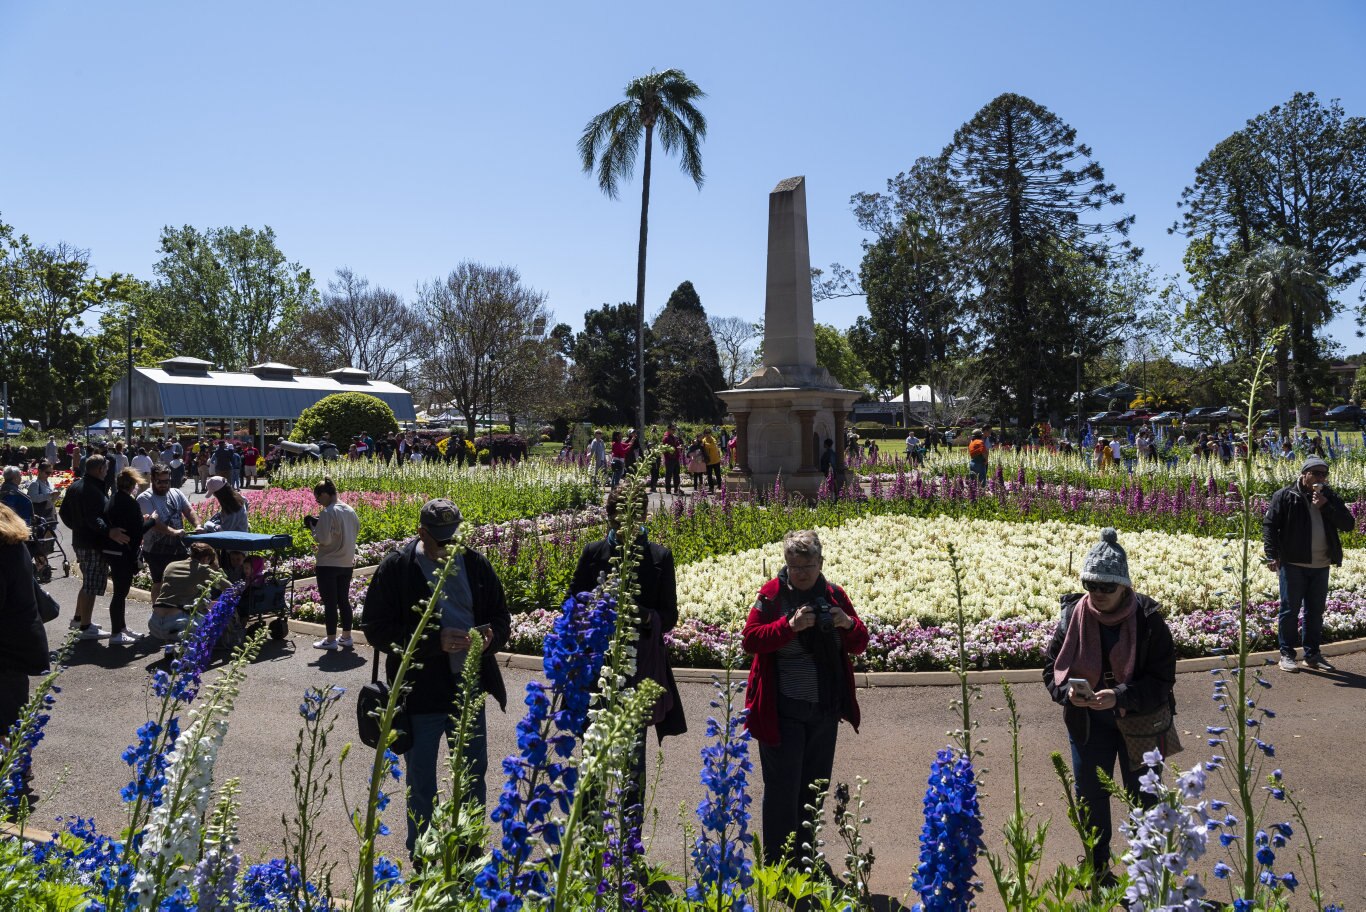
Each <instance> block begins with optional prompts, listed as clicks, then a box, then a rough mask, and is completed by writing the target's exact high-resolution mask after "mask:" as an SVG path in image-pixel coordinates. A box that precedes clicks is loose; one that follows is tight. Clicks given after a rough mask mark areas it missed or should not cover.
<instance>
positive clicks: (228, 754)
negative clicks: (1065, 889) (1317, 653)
mask: <svg viewBox="0 0 1366 912" xmlns="http://www.w3.org/2000/svg"><path fill="white" fill-rule="evenodd" d="M77 585H78V583H77V581H76V580H75V579H74V578H73V579H71V580H59V581H57V582H55V583H54V584H53V586H52V587H51V589H52V591H53V593H54V594H55V595H56V596H57V597H58V599H59V601H60V602H61V603H62V605H63V617H62V618H61V619H60V620H58V621H57V622H54V624H53V625H51V629H50V632H49V635H50V636H51V637H52V639H53V641H54V642H55V641H57V640H59V639H60V637H61V636H62V634H63V633H64V628H65V626H66V619H67V618H69V617H70V608H71V606H72V605H73V604H74V601H75V591H76V586H77ZM106 605H107V598H106V599H101V600H100V601H99V602H98V603H97V609H96V610H97V614H96V619H97V620H98V621H102V622H104V623H105V624H106V625H107V620H108V617H107V613H106V612H105V606H106ZM147 613H148V608H147V606H146V605H145V603H139V602H132V603H130V606H129V619H130V622H131V623H132V625H133V626H134V627H135V628H136V629H146V628H145V624H146V616H147ZM158 655H159V654H158V652H157V651H156V650H155V649H154V648H153V647H152V646H151V645H150V643H149V644H146V645H139V646H135V647H131V648H118V647H111V646H109V645H107V644H106V643H104V642H85V643H80V644H78V645H77V648H76V652H75V655H74V657H73V660H72V666H71V668H70V670H69V671H68V672H67V673H66V675H65V676H64V681H63V685H64V687H63V692H62V694H61V695H60V697H59V700H58V704H57V707H56V711H55V712H54V714H53V718H52V722H51V723H50V725H49V731H48V736H47V738H46V739H45V740H44V741H43V743H42V745H41V747H40V749H39V752H38V754H37V757H36V766H37V779H38V786H39V788H40V791H41V792H42V793H43V794H44V795H46V796H47V797H46V798H45V801H44V803H43V804H42V805H41V807H40V811H41V817H42V818H43V819H48V818H50V817H51V816H52V815H55V814H58V813H66V814H83V815H93V816H94V817H95V818H96V819H97V821H98V822H99V823H100V825H101V826H102V827H103V828H104V829H106V830H108V831H113V830H116V829H117V828H118V827H119V825H120V820H121V813H122V811H121V805H120V803H119V799H118V791H119V789H120V787H122V786H123V785H124V784H125V783H126V782H127V781H128V775H129V771H128V768H127V767H126V766H125V765H124V763H123V762H122V761H121V760H120V759H119V755H120V753H121V752H122V750H123V748H124V747H125V746H126V745H128V744H129V743H130V742H131V740H132V739H133V736H134V732H135V730H136V729H137V727H138V725H139V724H141V723H142V722H143V721H145V720H146V718H147V715H146V713H147V708H148V703H147V699H146V695H145V682H146V680H147V670H148V668H149V667H151V665H152V664H153V663H154V662H155V661H156V660H157V659H158ZM369 660H370V652H369V651H368V650H367V649H361V650H358V651H357V652H340V653H324V652H318V651H315V650H313V649H312V648H311V644H310V641H309V639H308V638H304V637H294V638H292V639H291V640H288V641H286V642H283V643H274V642H272V643H268V644H267V646H266V648H265V650H264V651H263V653H262V655H261V657H260V659H259V660H258V661H257V663H256V664H255V666H254V667H253V668H252V669H251V672H250V676H249V677H248V679H247V683H246V685H245V687H244V688H243V691H242V694H241V698H240V699H239V701H238V708H237V711H236V712H235V713H234V715H233V718H232V724H231V728H230V730H229V734H228V737H227V741H226V744H225V745H224V748H223V752H222V755H221V759H220V762H219V768H218V773H219V781H220V782H221V781H222V779H224V778H226V777H229V776H235V777H239V778H240V779H241V780H242V784H243V792H242V801H243V808H242V822H241V830H242V837H243V849H244V855H245V856H246V857H247V858H248V859H249V860H258V859H262V858H267V857H271V856H273V855H276V854H279V835H280V826H279V821H280V815H281V814H282V813H283V812H287V811H288V810H289V808H290V807H291V798H290V767H291V751H292V749H293V744H294V737H295V733H296V731H297V729H298V723H299V718H298V715H297V707H298V704H299V702H300V697H301V695H302V693H303V691H304V688H305V687H307V686H309V685H319V686H322V685H330V684H338V685H341V686H344V687H346V688H348V690H349V691H350V693H349V694H348V696H347V698H346V700H345V704H344V708H345V712H344V715H343V718H342V719H341V721H340V722H339V724H338V726H337V731H336V734H335V735H334V737H333V740H332V748H333V749H334V750H335V751H336V752H338V753H339V752H340V749H341V747H342V745H343V744H344V743H346V742H347V741H352V740H355V726H354V716H353V715H352V706H353V703H352V699H353V698H352V696H351V695H352V694H354V693H355V690H356V688H358V687H359V686H360V685H361V684H363V683H364V682H365V681H367V680H368V678H369ZM1338 664H1339V668H1340V671H1339V672H1337V673H1335V674H1331V675H1329V674H1323V675H1320V674H1308V673H1300V674H1296V675H1285V674H1281V673H1279V672H1276V671H1272V672H1271V675H1272V678H1273V680H1274V681H1275V683H1276V687H1275V688H1274V689H1273V690H1271V691H1270V692H1268V693H1265V694H1263V696H1264V697H1265V699H1266V701H1267V705H1269V706H1272V707H1274V708H1275V709H1276V710H1277V711H1278V717H1277V718H1276V719H1275V720H1274V721H1272V722H1271V723H1269V725H1268V726H1267V732H1266V735H1267V736H1268V737H1269V740H1271V741H1272V742H1273V743H1274V744H1275V745H1276V748H1277V755H1276V763H1277V764H1279V765H1280V766H1281V767H1282V768H1283V769H1284V770H1285V771H1286V774H1287V777H1288V781H1289V782H1290V784H1291V785H1292V786H1293V787H1295V788H1296V789H1297V791H1298V794H1299V795H1300V796H1301V797H1302V798H1304V799H1305V801H1306V802H1307V803H1308V805H1309V807H1310V812H1311V815H1312V817H1311V822H1312V824H1313V825H1314V827H1315V829H1316V832H1318V833H1319V834H1320V835H1321V836H1323V837H1324V838H1323V842H1322V845H1321V849H1320V867H1321V872H1322V874H1323V876H1324V879H1325V882H1326V883H1327V884H1329V885H1330V888H1329V891H1328V895H1329V897H1330V898H1333V899H1336V900H1338V901H1341V902H1345V903H1346V904H1347V905H1348V906H1349V907H1352V906H1357V907H1360V906H1361V905H1362V904H1363V902H1366V863H1363V857H1364V856H1363V854H1362V853H1363V851H1364V849H1363V847H1366V815H1363V814H1362V813H1361V808H1362V804H1361V801H1360V794H1361V788H1362V782H1363V779H1362V772H1361V770H1362V767H1361V765H1360V763H1359V762H1357V761H1358V758H1359V756H1360V755H1361V753H1362V752H1363V750H1364V749H1366V733H1363V727H1362V709H1363V699H1362V696H1363V687H1366V654H1357V655H1353V656H1345V657H1342V658H1341V659H1340V660H1339V661H1338ZM506 677H507V683H508V690H509V693H510V694H511V695H512V698H511V700H510V702H509V705H508V713H507V714H506V715H504V714H502V713H499V712H497V711H492V712H490V714H489V736H490V756H491V757H492V758H493V763H492V764H491V767H492V769H493V770H495V771H496V770H497V768H498V763H497V759H498V758H500V757H502V756H505V755H507V754H509V753H512V752H514V751H515V743H514V737H513V726H514V724H515V722H516V720H517V718H518V716H519V714H520V712H521V710H522V706H521V703H520V694H521V693H522V692H523V689H524V687H525V685H526V683H527V681H528V680H529V675H528V673H526V672H523V671H516V670H509V671H508V672H507V673H506ZM1210 680H1211V679H1210V676H1209V675H1208V674H1204V673H1192V674H1184V675H1181V676H1179V679H1178V682H1177V690H1176V696H1177V701H1178V704H1179V707H1180V710H1181V714H1180V716H1179V717H1178V724H1180V725H1181V727H1182V729H1183V731H1189V732H1190V734H1189V735H1188V736H1185V737H1184V740H1185V742H1186V745H1187V753H1186V754H1185V755H1184V756H1182V757H1181V758H1180V759H1181V760H1182V761H1184V762H1186V763H1191V762H1194V761H1195V760H1196V759H1198V758H1201V757H1203V756H1204V755H1205V753H1206V748H1205V747H1204V740H1203V737H1202V733H1203V730H1204V726H1205V725H1206V724H1210V723H1212V722H1214V721H1215V715H1214V713H1215V710H1214V704H1213V703H1212V702H1211V700H1210V698H1209V689H1210ZM681 690H682V695H683V700H684V705H685V707H686V709H687V713H688V720H689V724H690V728H691V730H690V731H689V732H688V733H687V734H686V735H684V736H681V737H678V738H671V739H669V740H667V741H666V742H665V745H664V768H663V773H662V775H661V776H659V777H658V793H657V797H656V807H657V808H658V811H659V819H658V825H657V829H655V830H654V839H653V842H652V844H651V849H650V851H651V853H652V855H654V856H656V857H657V858H659V859H660V860H662V861H664V862H666V863H668V864H669V865H671V866H673V867H674V868H675V869H678V868H680V867H682V866H683V865H684V864H685V863H686V852H685V847H684V846H683V845H682V836H681V830H680V827H679V824H678V814H679V810H678V809H679V807H680V806H682V807H683V808H684V809H685V812H686V813H689V814H691V812H692V810H693V809H694V808H695V807H696V805H697V802H698V801H699V799H700V798H701V797H702V792H701V787H700V785H699V784H698V777H697V770H698V751H699V749H700V748H701V747H702V746H704V738H703V729H704V727H705V720H706V716H707V714H708V712H709V709H708V706H707V703H708V700H709V699H710V697H711V693H710V688H708V687H707V686H705V685H696V684H685V685H683V686H682V688H681ZM1016 692H1017V694H1018V697H1019V702H1020V709H1021V713H1022V717H1023V723H1024V731H1023V734H1022V749H1023V770H1022V776H1023V783H1024V790H1025V806H1026V809H1027V810H1029V811H1030V812H1031V813H1034V814H1036V815H1038V819H1039V820H1050V819H1051V820H1052V827H1051V833H1050V837H1049V842H1048V849H1047V854H1046V863H1047V864H1049V865H1052V864H1055V863H1056V862H1058V861H1059V860H1063V859H1074V858H1075V857H1076V856H1077V854H1078V852H1079V846H1078V844H1077V842H1076V840H1075V838H1074V837H1073V836H1072V834H1071V831H1070V830H1069V829H1068V827H1067V825H1066V822H1065V818H1064V816H1063V812H1062V802H1061V800H1060V795H1059V789H1058V785H1057V783H1056V781H1055V780H1054V777H1053V773H1052V769H1051V765H1050V763H1049V760H1048V755H1049V753H1050V752H1051V751H1054V750H1063V751H1065V750H1066V747H1067V744H1066V736H1065V733H1064V731H1063V727H1062V719H1061V713H1060V711H1059V710H1058V709H1057V708H1056V707H1055V706H1053V705H1052V704H1051V703H1050V702H1049V701H1048V698H1047V695H1046V694H1045V692H1044V689H1043V687H1042V686H1029V685H1021V686H1019V687H1017V688H1016ZM952 696H953V691H952V689H949V688H942V687H916V688H887V689H876V690H863V691H860V692H859V700H860V703H861V705H862V708H863V717H864V723H863V729H862V731H861V732H860V733H858V734H855V733H854V732H853V731H851V730H849V729H848V728H847V727H843V728H842V730H841V735H840V739H841V740H840V746H839V752H838V756H837V761H836V770H835V776H836V778H837V779H838V780H841V781H848V782H852V780H853V777H855V776H864V777H866V778H867V779H869V780H870V782H869V785H868V787H867V790H866V797H867V798H868V802H869V813H870V814H871V816H872V818H873V822H872V824H871V825H870V826H869V827H868V828H867V836H868V838H869V841H870V842H871V844H872V846H873V847H874V848H875V850H876V853H877V863H876V866H875V868H874V871H873V884H874V887H875V888H876V890H877V891H879V892H881V893H884V894H890V895H893V896H900V895H901V894H903V893H904V892H906V890H907V888H908V882H907V878H908V875H909V873H910V872H911V871H912V870H913V868H914V866H915V863H916V858H917V853H918V844H917V834H918V832H919V829H920V824H921V797H922V795H923V793H924V786H925V778H926V776H927V773H928V768H929V763H930V761H931V760H932V758H933V756H934V752H935V750H936V749H938V748H939V747H941V746H943V745H944V743H945V741H946V737H945V732H946V730H948V729H949V728H951V727H953V724H954V719H953V716H952V715H951V713H950V710H949V706H948V703H949V700H950V699H951V698H952ZM975 712H976V716H977V718H978V719H979V720H980V722H981V727H982V732H981V734H982V736H983V737H984V738H986V739H987V741H986V743H985V744H984V745H983V748H984V750H985V751H986V755H987V756H986V759H985V761H984V762H983V764H982V765H983V766H985V767H986V768H987V769H988V770H989V772H988V773H987V775H986V792H987V795H986V797H985V798H984V804H985V808H986V814H987V821H986V825H987V842H988V845H989V846H990V847H991V848H993V849H995V850H998V851H999V850H1000V849H1001V840H1000V836H999V834H1000V828H1001V824H1002V823H1003V821H1004V817H1005V815H1006V813H1008V811H1009V809H1010V803H1011V792H1010V782H1011V774H1010V762H1009V754H1008V748H1009V739H1008V735H1007V732H1006V726H1005V718H1004V717H1005V710H1004V701H1003V699H1002V697H1001V693H1000V690H999V688H994V687H992V688H986V689H985V693H984V699H983V700H982V701H981V702H980V703H978V704H976V710H975ZM754 759H755V766H756V773H755V777H754V779H755V784H754V790H753V793H754V797H755V802H754V812H755V815H756V820H755V826H756V829H757V823H758V821H757V816H758V812H759V807H760V801H759V798H760V794H761V792H762V786H761V784H760V782H759V778H760V777H759V774H758V772H757V766H758V758H757V751H755V758H754ZM358 761H359V762H358ZM363 765H364V757H363V755H361V754H357V755H355V756H353V758H352V759H351V760H350V761H349V762H348V763H347V769H346V770H345V772H344V775H343V776H342V777H341V779H343V780H344V781H345V782H346V784H347V794H348V795H349V796H351V797H352V799H353V800H354V799H355V796H356V795H359V794H363V788H364V776H365V769H364V768H363ZM500 785H501V783H500V781H498V780H497V778H496V775H494V774H491V778H490V793H491V794H494V795H496V794H497V792H498V789H499V787H500ZM52 792H55V794H49V793H52ZM400 813H401V812H400V811H399V806H398V805H396V806H395V808H393V809H391V810H390V812H389V817H390V824H391V826H393V827H394V830H395V832H396V833H401V832H402V827H401V826H400V825H399V824H400V816H399V815H400ZM324 820H325V821H326V824H327V827H328V842H329V845H330V849H331V852H332V853H333V855H334V856H335V857H337V858H338V859H339V860H341V861H342V865H343V870H346V868H345V865H346V864H347V863H348V862H347V861H346V859H347V858H354V848H355V837H354V836H353V835H352V833H351V830H350V827H349V824H348V822H347V818H346V812H345V810H344V809H343V806H342V802H341V796H340V793H339V791H338V790H337V789H336V788H335V786H334V790H333V794H332V796H331V798H330V799H329V805H328V808H327V811H326V813H325V815H324ZM386 841H387V842H388V845H386V846H385V847H384V850H385V851H386V852H388V853H390V854H392V855H395V856H399V855H401V854H402V844H401V840H400V839H395V838H392V837H391V838H390V839H388V840H386ZM830 854H831V855H833V856H835V857H836V858H838V856H839V855H841V854H842V853H841V852H840V851H839V850H838V849H835V848H834V847H832V848H831V850H830ZM1208 860H1209V864H1210V865H1211V866H1212V864H1213V859H1212V858H1211V859H1208ZM1295 869H1296V873H1298V874H1299V875H1300V878H1301V880H1302V881H1304V880H1306V879H1307V872H1306V871H1304V870H1303V869H1302V867H1301V866H1298V865H1297V866H1295ZM979 873H980V874H981V875H982V876H983V877H984V878H986V879H988V880H989V879H990V873H989V870H988V869H987V866H986V864H985V861H983V862H982V864H981V865H980V866H979ZM999 905H1000V903H999V900H998V899H996V898H995V892H994V889H988V892H987V894H986V896H985V897H984V899H983V902H982V903H981V904H980V906H981V907H982V908H984V909H995V908H999Z"/></svg>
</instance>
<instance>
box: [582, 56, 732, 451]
mask: <svg viewBox="0 0 1366 912" xmlns="http://www.w3.org/2000/svg"><path fill="white" fill-rule="evenodd" d="M705 97H706V93H705V92H703V91H702V90H701V89H700V88H698V86H697V83H695V82H693V81H692V80H691V79H689V78H688V77H687V76H686V75H685V74H684V73H683V71H682V70H676V69H668V70H665V71H664V72H662V73H654V72H651V73H650V75H648V76H641V77H640V78H638V79H633V80H631V82H630V83H628V84H627V86H626V99H625V100H624V101H620V102H618V103H617V104H615V105H613V106H612V107H610V108H608V109H607V110H606V111H603V112H602V113H601V114H599V115H598V116H596V117H594V118H593V119H592V120H590V121H589V122H588V125H587V126H586V127H584V128H583V135H582V136H580V137H579V158H580V160H581V161H582V163H583V170H584V171H585V172H593V171H594V170H595V169H596V172H597V179H598V186H599V187H600V188H601V189H602V192H603V193H606V194H607V195H608V196H609V197H611V198H612V199H616V196H617V191H618V189H619V188H620V185H621V182H622V181H623V180H629V179H630V177H631V175H632V174H633V173H634V172H635V164H636V156H637V155H638V154H639V152H640V148H641V146H642V145H643V146H644V149H645V162H644V167H643V169H642V174H641V191H640V245H639V248H638V251H637V257H636V379H637V384H638V385H637V387H636V426H637V427H640V428H644V427H645V345H644V343H645V247H646V239H647V235H648V234H649V221H650V165H651V157H652V155H653V149H654V135H655V131H656V130H658V131H659V144H660V145H661V146H662V147H663V148H664V151H665V152H668V153H673V152H677V153H678V164H679V167H680V168H681V169H682V171H683V173H684V174H686V175H687V176H688V177H690V178H692V180H693V183H695V184H697V186H698V187H699V188H701V186H702V151H701V144H702V140H703V139H704V138H705V137H706V135H707V119H706V118H705V117H703V116H702V112H701V111H699V110H698V109H697V104H696V103H697V102H698V101H699V100H701V99H703V98H705ZM642 140H643V142H642Z"/></svg>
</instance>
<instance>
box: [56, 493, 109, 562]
mask: <svg viewBox="0 0 1366 912" xmlns="http://www.w3.org/2000/svg"><path fill="white" fill-rule="evenodd" d="M72 495H75V497H76V501H75V510H76V523H75V525H74V526H73V527H72V529H71V544H72V545H74V546H75V547H77V548H80V549H82V550H85V551H99V550H101V549H102V548H104V546H105V544H106V543H107V542H108V538H109V523H108V522H106V521H105V518H104V512H105V510H106V508H107V507H108V506H109V493H108V491H107V489H106V488H105V486H104V480H103V479H95V478H92V477H89V476H86V477H84V478H82V479H81V480H80V481H77V482H73V483H72V485H71V487H69V488H67V491H66V494H65V495H63V496H64V497H71V496H72Z"/></svg>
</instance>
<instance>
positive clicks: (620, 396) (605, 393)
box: [570, 302, 659, 424]
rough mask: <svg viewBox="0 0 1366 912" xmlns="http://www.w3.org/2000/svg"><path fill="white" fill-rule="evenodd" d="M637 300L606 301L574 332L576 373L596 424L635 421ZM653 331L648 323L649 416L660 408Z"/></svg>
mask: <svg viewBox="0 0 1366 912" xmlns="http://www.w3.org/2000/svg"><path fill="white" fill-rule="evenodd" d="M635 350H636V317H635V305H634V304H631V303H629V302H623V303H621V304H604V305H602V306H601V307H599V308H598V309H596V310H590V311H588V312H587V313H586V314H584V315H583V331H582V332H580V333H578V334H577V335H575V337H574V346H573V348H572V349H571V350H570V357H572V358H573V359H574V367H573V376H574V379H575V381H576V382H577V383H578V384H579V385H580V387H581V388H582V389H583V390H584V393H585V398H586V403H585V404H586V408H585V409H584V410H583V411H584V414H585V415H586V417H587V418H588V420H589V421H592V422H594V423H596V424H634V423H635V420H636V412H635V407H634V402H635V390H636V387H637V383H636V374H635V363H636V362H635V358H634V357H632V355H633V354H634V352H635ZM654 350H655V342H654V333H653V332H652V331H651V330H650V328H649V327H648V326H647V327H646V328H645V396H646V399H645V401H646V405H647V406H648V407H649V408H648V413H647V416H646V420H647V421H648V420H649V419H650V418H651V417H652V416H654V415H655V414H657V412H658V402H657V398H656V395H655V391H656V390H657V389H658V385H659V384H658V379H659V369H658V364H657V363H656V361H655V354H654Z"/></svg>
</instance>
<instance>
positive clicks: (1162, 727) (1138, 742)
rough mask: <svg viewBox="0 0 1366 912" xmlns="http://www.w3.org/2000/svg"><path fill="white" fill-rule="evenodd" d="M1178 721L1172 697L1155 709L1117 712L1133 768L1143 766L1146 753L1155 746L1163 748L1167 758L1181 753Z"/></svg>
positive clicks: (1117, 720)
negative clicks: (1121, 713) (1141, 711)
mask: <svg viewBox="0 0 1366 912" xmlns="http://www.w3.org/2000/svg"><path fill="white" fill-rule="evenodd" d="M1175 721H1176V718H1175V714H1174V713H1173V712H1172V705H1171V698H1170V697H1168V698H1167V702H1165V703H1163V704H1162V705H1161V706H1160V707H1158V708H1157V709H1154V710H1153V711H1152V712H1146V713H1126V714H1125V715H1122V716H1121V715H1119V714H1118V713H1116V714H1115V724H1116V725H1117V726H1118V727H1119V733H1120V734H1121V735H1123V736H1124V746H1125V747H1126V748H1128V751H1129V764H1130V768H1132V769H1142V768H1143V755H1144V754H1146V753H1147V752H1148V751H1150V750H1153V749H1157V750H1159V751H1161V752H1162V759H1164V760H1165V759H1167V758H1168V757H1174V756H1175V755H1177V754H1179V753H1181V751H1182V750H1183V748H1182V746H1181V739H1180V737H1178V735H1177V733H1176V724H1175Z"/></svg>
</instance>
